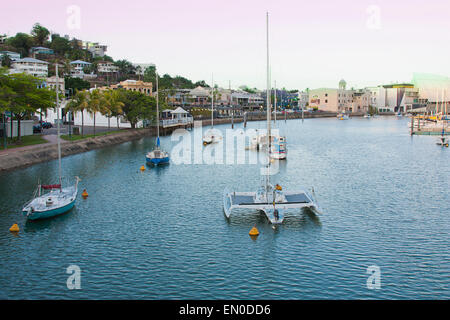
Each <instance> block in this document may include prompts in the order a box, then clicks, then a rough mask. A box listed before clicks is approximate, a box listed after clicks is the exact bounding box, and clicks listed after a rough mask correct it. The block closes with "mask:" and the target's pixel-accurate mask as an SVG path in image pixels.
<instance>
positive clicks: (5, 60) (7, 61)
mask: <svg viewBox="0 0 450 320" xmlns="http://www.w3.org/2000/svg"><path fill="white" fill-rule="evenodd" d="M1 61H2V63H1V66H2V67H7V68H11V62H12V60H11V58H10V57H9V56H8V55H7V54H6V53H5V54H3V56H2V57H1Z"/></svg>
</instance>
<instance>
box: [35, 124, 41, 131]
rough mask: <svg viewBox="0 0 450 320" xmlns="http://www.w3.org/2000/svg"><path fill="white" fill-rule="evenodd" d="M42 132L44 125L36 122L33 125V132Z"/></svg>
mask: <svg viewBox="0 0 450 320" xmlns="http://www.w3.org/2000/svg"><path fill="white" fill-rule="evenodd" d="M41 132H42V126H41V125H40V124H35V125H34V126H33V133H41Z"/></svg>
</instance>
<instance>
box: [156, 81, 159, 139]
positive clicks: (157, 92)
mask: <svg viewBox="0 0 450 320" xmlns="http://www.w3.org/2000/svg"><path fill="white" fill-rule="evenodd" d="M158 89H159V88H158V72H156V123H157V125H156V127H157V133H158V138H159V91H158Z"/></svg>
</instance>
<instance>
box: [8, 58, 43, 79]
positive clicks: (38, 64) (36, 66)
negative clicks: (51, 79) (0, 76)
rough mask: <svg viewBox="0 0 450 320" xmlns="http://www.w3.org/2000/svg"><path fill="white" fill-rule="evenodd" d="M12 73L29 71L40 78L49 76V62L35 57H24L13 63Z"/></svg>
mask: <svg viewBox="0 0 450 320" xmlns="http://www.w3.org/2000/svg"><path fill="white" fill-rule="evenodd" d="M10 73H27V74H31V75H32V76H35V77H38V78H47V76H48V62H46V61H41V60H38V59H34V58H23V59H18V60H14V61H13V62H12V63H11V69H10Z"/></svg>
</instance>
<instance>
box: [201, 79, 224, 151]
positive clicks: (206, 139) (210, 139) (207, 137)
mask: <svg viewBox="0 0 450 320" xmlns="http://www.w3.org/2000/svg"><path fill="white" fill-rule="evenodd" d="M221 138H222V136H221V135H220V133H219V132H217V130H215V129H214V77H213V78H212V88H211V128H209V129H208V130H207V131H206V132H205V134H204V135H203V145H205V146H206V145H208V144H211V143H216V142H219V141H220V140H221Z"/></svg>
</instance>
